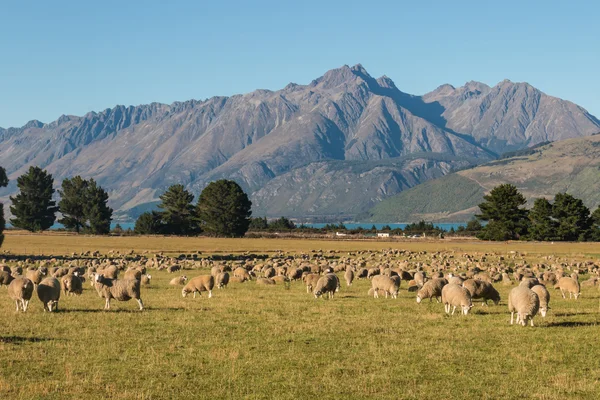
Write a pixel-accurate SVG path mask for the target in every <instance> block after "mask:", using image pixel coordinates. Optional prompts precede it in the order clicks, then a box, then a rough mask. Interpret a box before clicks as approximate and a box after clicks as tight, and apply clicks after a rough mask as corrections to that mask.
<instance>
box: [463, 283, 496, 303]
mask: <svg viewBox="0 0 600 400" xmlns="http://www.w3.org/2000/svg"><path fill="white" fill-rule="evenodd" d="M463 287H464V288H466V289H467V290H468V291H469V294H470V295H471V299H472V300H474V299H483V304H482V306H487V301H488V300H492V301H493V302H494V304H495V305H498V303H500V293H498V291H497V290H496V289H495V288H494V286H492V284H491V283H489V282H484V281H480V280H479V279H467V280H466V281H464V282H463Z"/></svg>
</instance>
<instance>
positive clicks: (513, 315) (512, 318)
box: [510, 311, 515, 325]
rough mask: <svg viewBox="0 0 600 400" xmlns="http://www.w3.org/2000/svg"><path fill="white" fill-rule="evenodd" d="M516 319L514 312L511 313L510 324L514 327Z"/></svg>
mask: <svg viewBox="0 0 600 400" xmlns="http://www.w3.org/2000/svg"><path fill="white" fill-rule="evenodd" d="M514 318H515V313H514V311H513V312H511V313H510V324H511V325H512V324H513V322H514Z"/></svg>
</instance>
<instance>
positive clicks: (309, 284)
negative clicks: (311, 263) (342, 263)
mask: <svg viewBox="0 0 600 400" xmlns="http://www.w3.org/2000/svg"><path fill="white" fill-rule="evenodd" d="M319 278H321V275H319V274H308V275H304V277H303V278H302V279H303V280H304V283H305V284H306V293H312V292H313V289H314V288H315V286H317V282H318V281H319Z"/></svg>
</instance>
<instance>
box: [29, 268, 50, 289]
mask: <svg viewBox="0 0 600 400" xmlns="http://www.w3.org/2000/svg"><path fill="white" fill-rule="evenodd" d="M46 275H48V268H46V267H41V268H39V269H30V270H27V273H26V274H25V277H26V278H27V279H29V280H30V281H31V282H33V284H34V285H36V286H37V285H39V283H40V282H41V281H42V279H44V277H45V276H46Z"/></svg>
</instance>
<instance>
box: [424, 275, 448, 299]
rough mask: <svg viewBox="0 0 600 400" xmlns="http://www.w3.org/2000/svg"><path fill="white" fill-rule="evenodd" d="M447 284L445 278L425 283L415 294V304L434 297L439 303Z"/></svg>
mask: <svg viewBox="0 0 600 400" xmlns="http://www.w3.org/2000/svg"><path fill="white" fill-rule="evenodd" d="M447 284H448V281H447V280H446V279H445V278H435V279H432V280H430V281H427V282H425V284H424V285H423V287H422V288H421V289H420V290H419V291H418V292H417V303H421V301H422V300H423V299H427V298H429V301H430V302H431V299H432V298H434V297H435V299H436V300H437V302H438V303H439V302H440V301H441V298H442V289H443V288H444V286H446V285H447Z"/></svg>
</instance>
